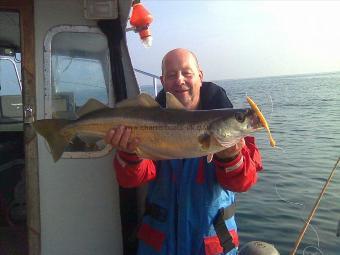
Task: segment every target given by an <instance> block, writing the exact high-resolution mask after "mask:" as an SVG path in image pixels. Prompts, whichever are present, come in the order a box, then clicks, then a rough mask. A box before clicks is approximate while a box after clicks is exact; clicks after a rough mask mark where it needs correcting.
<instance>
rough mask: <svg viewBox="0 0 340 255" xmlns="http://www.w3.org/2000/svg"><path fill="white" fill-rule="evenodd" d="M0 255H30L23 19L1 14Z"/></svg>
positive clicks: (15, 14)
mask: <svg viewBox="0 0 340 255" xmlns="http://www.w3.org/2000/svg"><path fill="white" fill-rule="evenodd" d="M0 24H1V25H0V31H1V38H0V155H1V157H0V254H3V255H7V254H8V255H15V254H23V255H25V254H28V240H27V206H26V205H27V203H26V176H25V149H24V125H23V97H22V81H21V47H20V16H19V13H18V12H14V11H0Z"/></svg>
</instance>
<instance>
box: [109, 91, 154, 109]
mask: <svg viewBox="0 0 340 255" xmlns="http://www.w3.org/2000/svg"><path fill="white" fill-rule="evenodd" d="M132 106H141V107H148V108H153V107H160V105H159V104H158V103H157V102H156V100H155V99H153V97H152V96H150V95H149V94H145V93H141V94H139V95H138V96H137V97H134V98H128V99H125V100H123V101H121V102H119V103H117V104H116V106H115V107H116V108H123V107H132Z"/></svg>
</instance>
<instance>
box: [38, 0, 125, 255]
mask: <svg viewBox="0 0 340 255" xmlns="http://www.w3.org/2000/svg"><path fill="white" fill-rule="evenodd" d="M34 5H35V6H34V10H35V17H34V19H35V40H36V44H35V55H36V59H35V61H36V85H37V90H36V93H37V109H38V112H37V118H38V119H43V118H44V109H43V106H44V77H43V75H44V67H43V43H44V38H45V35H46V33H47V31H48V30H49V29H50V28H51V27H53V26H56V25H60V24H68V25H72V24H73V25H95V22H93V21H87V20H85V19H84V18H83V0H72V1H70V0H54V1H49V0H36V1H35V2H34ZM38 150H39V159H38V160H39V183H40V186H39V188H40V208H41V209H40V214H41V254H42V255H60V254H72V255H77V254H79V255H87V254H88V255H93V254H100V255H101V254H103V255H104V254H110V255H112V254H118V255H119V254H123V252H122V236H121V224H120V213H119V196H118V184H117V182H116V180H115V178H114V172H113V168H112V153H110V154H109V155H107V156H106V157H103V158H98V159H60V160H59V161H58V162H57V163H54V162H53V160H52V157H51V154H50V153H49V152H48V150H47V145H46V144H45V141H44V140H43V139H42V138H41V137H40V136H39V139H38Z"/></svg>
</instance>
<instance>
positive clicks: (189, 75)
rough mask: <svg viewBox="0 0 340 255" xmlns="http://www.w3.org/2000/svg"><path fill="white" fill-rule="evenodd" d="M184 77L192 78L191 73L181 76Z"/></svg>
mask: <svg viewBox="0 0 340 255" xmlns="http://www.w3.org/2000/svg"><path fill="white" fill-rule="evenodd" d="M183 75H184V76H185V77H191V76H192V73H184V74H183Z"/></svg>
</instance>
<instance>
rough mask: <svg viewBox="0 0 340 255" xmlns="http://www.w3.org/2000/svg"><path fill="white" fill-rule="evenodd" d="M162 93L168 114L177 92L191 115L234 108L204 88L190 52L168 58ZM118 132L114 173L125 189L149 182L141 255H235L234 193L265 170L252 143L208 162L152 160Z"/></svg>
mask: <svg viewBox="0 0 340 255" xmlns="http://www.w3.org/2000/svg"><path fill="white" fill-rule="evenodd" d="M160 78H161V82H162V85H163V91H161V92H160V93H159V95H158V96H157V98H156V100H157V101H158V102H159V103H160V104H161V105H162V106H163V107H164V106H165V92H171V93H172V94H173V95H175V96H176V98H177V99H178V100H179V101H180V102H181V103H182V104H183V105H184V106H185V108H186V109H188V110H198V109H205V110H206V109H213V108H226V107H232V104H231V103H230V101H229V99H228V97H227V96H226V93H225V91H224V90H223V89H222V88H220V87H218V86H217V85H215V84H212V83H205V82H202V80H203V72H202V71H201V70H200V68H199V64H198V61H197V59H196V57H195V55H194V54H193V53H192V52H190V51H188V50H186V49H174V50H172V51H170V52H168V53H167V54H166V55H165V57H164V58H163V61H162V76H161V77H160ZM130 134H131V130H130V129H129V128H125V127H122V126H121V127H119V128H117V129H113V130H111V131H109V132H108V134H107V136H106V142H107V143H110V144H111V145H112V146H113V147H114V148H116V149H117V152H116V155H115V159H114V167H115V169H116V176H117V180H118V182H119V184H120V185H121V186H123V187H137V186H139V185H142V184H144V183H147V182H148V183H149V187H148V195H147V199H146V212H145V215H144V218H143V222H142V224H141V226H140V228H139V232H138V238H139V248H138V254H139V255H153V254H155V255H156V254H162V255H168V254H171V255H190V254H193V255H204V254H206V255H215V254H216V255H217V254H228V255H233V254H237V247H238V244H239V243H238V235H237V227H236V223H235V220H234V210H235V193H234V192H244V191H246V190H248V189H249V188H250V187H251V186H252V185H253V184H255V182H256V180H257V171H260V170H261V169H262V163H261V156H260V154H259V151H258V149H257V147H256V145H255V140H254V138H253V137H246V138H245V139H242V140H241V141H240V142H239V143H238V144H236V145H235V146H232V147H230V148H227V149H225V150H223V151H221V152H218V153H216V154H215V155H214V157H213V161H212V162H211V163H207V161H206V158H203V157H202V158H193V159H176V160H162V161H156V162H155V161H152V160H145V159H140V158H139V157H138V156H137V155H136V154H134V153H133V152H134V151H135V149H136V147H137V146H138V143H139V140H138V139H130Z"/></svg>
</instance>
